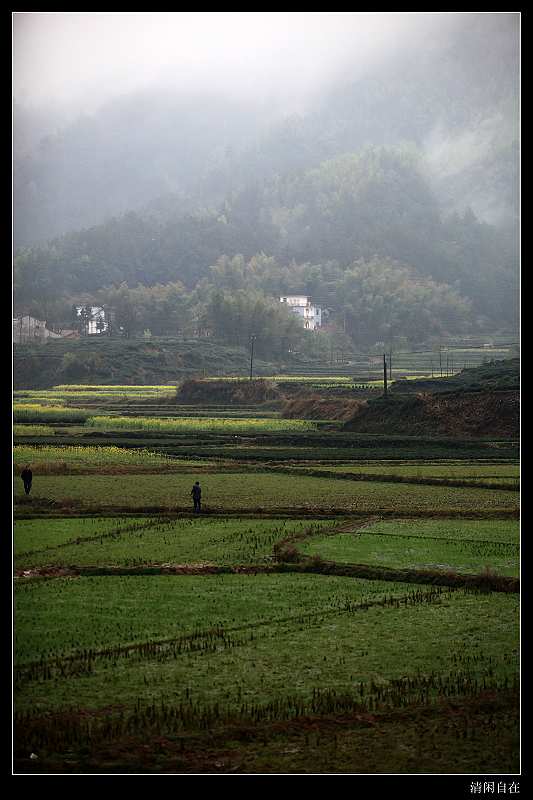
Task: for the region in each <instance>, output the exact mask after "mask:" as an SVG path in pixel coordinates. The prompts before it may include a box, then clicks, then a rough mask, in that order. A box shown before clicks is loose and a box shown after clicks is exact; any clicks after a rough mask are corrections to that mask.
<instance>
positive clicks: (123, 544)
mask: <svg viewBox="0 0 533 800" xmlns="http://www.w3.org/2000/svg"><path fill="white" fill-rule="evenodd" d="M54 522H56V521H52V523H50V522H49V523H46V522H44V523H41V521H40V520H39V521H36V520H31V521H29V520H22V521H21V522H19V523H17V543H16V545H17V548H18V551H20V557H17V558H16V561H15V567H16V568H17V569H27V568H29V567H36V566H42V565H47V566H51V565H56V566H70V565H77V566H84V565H91V566H92V565H95V566H100V565H117V566H118V565H120V566H137V565H142V564H163V563H172V564H216V565H238V564H268V563H272V561H273V558H272V550H273V547H274V544H275V543H276V542H279V541H280V540H281V539H284V538H286V537H287V536H289V535H292V534H297V533H301V532H303V531H309V532H310V533H311V532H318V531H320V530H322V529H323V528H325V527H329V526H331V524H332V523H331V521H313V520H308V519H307V520H293V519H291V520H276V519H268V520H256V519H251V520H246V519H232V520H226V519H222V520H221V519H183V520H173V521H171V522H168V521H165V520H157V519H151V520H150V519H149V520H142V519H139V520H132V519H130V520H122V521H120V522H119V521H118V520H115V521H113V520H112V519H110V520H108V521H106V524H105V525H100V524H99V520H98V519H90V520H83V522H85V523H90V524H86V525H70V526H69V521H67V520H60V521H59V522H60V523H61V524H60V525H57V524H55V525H54V524H53V523H54ZM113 522H114V524H113ZM39 523H41V525H42V524H44V526H46V525H48V531H49V532H46V527H45V528H44V530H43V531H42V533H41V534H39V531H40V528H41V525H40V524H39ZM119 526H120V527H119ZM74 531H77V533H76V534H75V535H74ZM69 542H70V544H69ZM45 543H48V544H45ZM31 550H33V552H31ZM28 551H30V552H28ZM16 552H17V550H16Z"/></svg>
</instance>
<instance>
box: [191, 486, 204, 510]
mask: <svg viewBox="0 0 533 800" xmlns="http://www.w3.org/2000/svg"><path fill="white" fill-rule="evenodd" d="M191 495H192V499H193V502H194V513H195V514H199V513H200V505H201V500H202V489H201V487H200V481H196V483H195V484H194V486H193V487H192V489H191Z"/></svg>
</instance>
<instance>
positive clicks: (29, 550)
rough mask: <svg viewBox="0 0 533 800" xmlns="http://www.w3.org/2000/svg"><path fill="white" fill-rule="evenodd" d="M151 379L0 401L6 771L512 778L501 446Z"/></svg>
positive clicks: (513, 512) (507, 523)
mask: <svg viewBox="0 0 533 800" xmlns="http://www.w3.org/2000/svg"><path fill="white" fill-rule="evenodd" d="M330 378H331V380H332V381H333V380H337V377H336V376H334V375H332V376H330ZM342 382H343V381H342V380H341V381H340V383H342ZM169 388H172V387H170V386H169V385H167V386H164V387H163V386H162V387H156V386H149V387H138V386H135V387H127V386H104V387H95V386H81V385H73V386H70V387H69V386H56V387H54V390H53V391H52V392H50V393H46V392H42V391H41V392H40V393H39V395H38V398H36V396H35V395H34V396H26V397H22V396H19V397H18V398H16V415H18V414H23V415H24V414H28V416H24V419H21V420H20V421H19V420H17V416H15V421H16V427H15V430H14V434H15V441H14V444H15V447H14V459H13V463H14V472H15V477H14V492H15V497H14V502H15V525H14V533H13V549H14V569H15V578H14V594H15V621H16V626H15V637H16V638H15V674H14V697H15V754H14V768H15V773H21V774H22V773H43V774H53V773H73V774H74V773H88V774H93V773H94V774H99V773H125V774H128V773H133V774H136V773H147V774H161V773H165V774H167V773H168V774H181V773H193V774H204V773H206V774H224V773H228V774H233V773H243V774H246V773H248V774H255V773H266V774H269V773H275V774H277V773H289V774H311V773H316V772H318V773H335V774H337V773H338V774H344V773H356V774H359V773H365V774H374V773H376V774H383V773H386V774H389V773H393V774H394V773H400V774H417V773H429V774H441V773H444V774H451V773H454V774H456V773H464V774H465V775H466V776H468V775H470V774H476V775H478V774H482V773H487V774H491V773H492V774H499V773H516V772H518V771H519V769H520V764H519V746H520V741H519V718H518V676H519V595H518V588H519V581H518V578H517V576H518V574H519V559H518V556H519V523H518V519H517V517H518V510H519V499H520V497H519V493H518V492H517V491H516V489H517V487H518V481H519V468H518V462H517V451H516V446H515V445H514V444H513V443H511V442H507V441H501V442H492V441H481V440H479V441H475V440H474V441H471V442H464V441H461V440H453V439H449V440H446V441H444V440H442V441H439V440H429V439H419V438H416V437H399V436H396V437H387V436H370V435H367V436H356V435H354V434H348V433H343V432H342V430H340V428H339V427H338V426H337V427H335V426H332V427H331V428H327V427H326V428H324V427H321V426H315V425H314V424H313V423H310V424H308V423H306V422H305V421H303V420H287V421H285V420H278V419H276V418H275V417H270V418H269V417H266V416H261V412H258V413H257V415H254V412H253V411H252V410H250V408H248V407H246V408H245V407H244V406H243V407H242V408H239V407H232V408H222V407H221V408H220V409H219V410H218V411H217V413H216V416H213V417H211V418H209V417H206V416H202V414H207V412H208V409H200V410H199V413H198V414H197V415H195V414H194V408H191V409H187V412H186V414H183V417H182V418H176V417H173V418H170V417H168V418H167V416H166V414H165V407H164V406H163V405H162V406H161V407H160V408H158V410H157V412H155V413H154V408H157V406H148V407H147V408H149V409H151V410H150V413H149V415H140V414H137V409H136V408H134V409H133V410H132V411H130V412H128V413H132V414H134V415H135V416H125V414H124V413H123V410H122V408H121V407H120V403H121V402H125V403H129V402H132V401H133V402H134V401H135V399H136V396H137V399H140V400H143V399H150V398H152V399H154V401H156V402H157V399H158V397H161V396H162V390H163V389H165V390H166V391H168V390H169ZM19 394H26V393H25V392H20V393H19ZM69 398H70V399H69ZM89 398H91V399H89ZM124 398H126V399H125V400H124ZM37 399H38V401H39V404H38V405H37V403H36V400H37ZM115 400H116V401H117V405H116V406H115V405H113V407H112V408H110V406H109V403H114V402H115ZM26 401H31V402H26ZM58 402H61V403H64V404H65V405H63V406H58V405H57V404H58ZM76 403H80V404H82V403H87V404H90V409H89V410H88V409H81V408H76V407H75V405H72V404H76ZM124 408H125V407H124ZM106 410H108V411H112V412H113V413H116V412H119V413H120V415H121V417H123V420H122V421H121V419H120V417H119V416H118V413H117V416H113V415H112V414H111V413H106ZM173 411H174V412H176V413H178V414H179V413H180V409H179V407H176V408H175V409H173ZM71 413H72V414H74V417H69V414H71ZM265 413H273V412H265ZM78 414H81V416H80V417H78V416H76V415H78ZM239 414H240V415H242V416H241V417H240V418H239V417H238V416H237V415H239ZM32 415H33V417H32ZM89 417H90V418H91V419H90V420H89ZM86 420H88V423H87V421H86ZM117 421H118V422H117ZM22 423H24V424H22ZM279 423H281V424H283V425H285V423H289V425H290V427H282V428H280V427H279ZM294 423H296V424H294ZM119 426H123V427H119ZM25 463H30V464H31V465H32V469H33V473H34V478H33V486H32V491H31V494H30V496H29V497H27V496H26V495H25V494H24V490H23V486H22V481H21V480H20V478H19V477H18V474H19V472H20V468H21V466H22V464H25ZM291 470H292V471H291ZM196 480H200V482H201V485H202V488H203V497H202V503H203V506H202V510H203V513H202V514H201V515H200V516H198V515H196V516H195V515H193V513H192V501H191V497H190V490H191V486H192V484H193V482H194V481H196ZM424 481H430V482H431V481H433V484H434V485H433V484H431V483H427V484H426V483H424ZM441 484H442V485H441ZM462 484H464V485H462ZM470 484H473V485H470ZM476 484H478V485H476ZM493 484H497V485H498V486H500V487H501V486H508V487H509V488H488V487H490V486H491V485H493ZM31 754H33V755H34V756H35V755H36V756H37V759H35V758H31V757H30V756H31Z"/></svg>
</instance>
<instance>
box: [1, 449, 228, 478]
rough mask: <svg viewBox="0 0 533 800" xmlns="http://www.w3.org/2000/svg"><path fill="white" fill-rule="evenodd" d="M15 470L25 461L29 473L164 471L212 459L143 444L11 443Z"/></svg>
mask: <svg viewBox="0 0 533 800" xmlns="http://www.w3.org/2000/svg"><path fill="white" fill-rule="evenodd" d="M13 463H14V467H15V472H16V473H19V472H20V470H21V469H22V467H23V466H24V465H25V464H31V466H32V470H33V472H35V473H36V474H39V475H44V474H51V473H59V474H62V473H69V474H75V473H83V474H87V473H91V472H98V473H100V474H101V473H102V472H104V471H106V470H109V471H110V472H111V473H113V472H115V471H116V468H117V467H118V468H120V467H123V468H125V470H126V471H127V472H128V471H129V472H131V471H133V472H135V473H136V474H138V473H139V472H148V473H150V474H152V473H153V472H158V471H162V472H164V473H167V472H172V471H173V470H183V469H184V468H186V469H189V470H190V469H191V468H193V469H194V468H196V467H205V466H209V465H214V464H215V463H216V462H214V461H205V460H204V461H202V460H200V459H198V460H194V461H193V460H192V459H188V460H187V459H173V458H170V457H169V456H167V455H165V454H164V453H155V452H153V451H151V450H147V449H146V448H144V447H139V448H134V449H133V448H132V449H127V448H124V447H115V446H110V447H91V446H90V445H85V446H83V447H71V446H69V445H64V446H63V447H53V446H50V445H40V446H33V445H15V447H14V448H13Z"/></svg>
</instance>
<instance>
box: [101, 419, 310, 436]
mask: <svg viewBox="0 0 533 800" xmlns="http://www.w3.org/2000/svg"><path fill="white" fill-rule="evenodd" d="M85 425H86V426H87V427H91V428H97V429H99V430H106V431H108V430H117V431H122V430H141V431H142V430H146V431H160V432H162V433H201V432H204V431H205V432H215V433H218V432H220V433H248V432H250V433H260V432H265V433H269V432H285V431H315V430H317V425H316V424H315V423H313V422H310V421H309V420H304V419H264V418H263V419H259V418H256V417H248V418H241V419H234V418H232V419H224V418H222V417H201V418H194V417H172V418H164V417H118V416H117V417H107V416H99V417H90V418H89V419H87V421H86V422H85Z"/></svg>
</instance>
